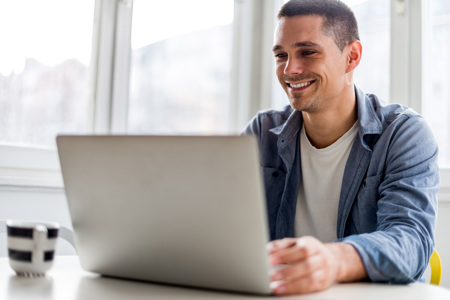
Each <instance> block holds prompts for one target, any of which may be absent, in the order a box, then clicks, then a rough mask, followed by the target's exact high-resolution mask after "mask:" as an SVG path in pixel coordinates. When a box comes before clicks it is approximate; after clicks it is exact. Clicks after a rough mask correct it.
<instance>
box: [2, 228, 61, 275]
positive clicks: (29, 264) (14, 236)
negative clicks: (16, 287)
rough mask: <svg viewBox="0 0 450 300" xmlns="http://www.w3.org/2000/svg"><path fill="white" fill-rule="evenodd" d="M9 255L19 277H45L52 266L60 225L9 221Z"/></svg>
mask: <svg viewBox="0 0 450 300" xmlns="http://www.w3.org/2000/svg"><path fill="white" fill-rule="evenodd" d="M6 227H7V231H8V255H9V264H10V266H11V268H12V269H13V270H14V271H16V273H17V275H19V276H26V277H35V276H44V275H45V272H47V271H48V270H49V269H50V268H51V266H52V264H53V257H54V254H55V247H56V240H57V237H58V230H59V224H58V223H41V222H26V221H15V220H7V221H6Z"/></svg>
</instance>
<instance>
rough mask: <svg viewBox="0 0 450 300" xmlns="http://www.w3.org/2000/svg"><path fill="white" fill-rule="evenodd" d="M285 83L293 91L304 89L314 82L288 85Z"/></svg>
mask: <svg viewBox="0 0 450 300" xmlns="http://www.w3.org/2000/svg"><path fill="white" fill-rule="evenodd" d="M286 83H287V85H288V86H289V87H291V88H293V89H299V88H304V87H307V86H310V85H311V84H313V83H314V80H312V81H307V82H301V83H288V82H286Z"/></svg>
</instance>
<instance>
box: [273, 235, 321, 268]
mask: <svg viewBox="0 0 450 300" xmlns="http://www.w3.org/2000/svg"><path fill="white" fill-rule="evenodd" d="M320 249H321V247H320V245H317V244H316V243H309V241H308V239H303V238H300V239H297V240H296V243H295V245H291V247H289V248H283V249H278V251H274V252H272V253H271V255H270V261H271V262H272V264H273V265H277V264H293V263H297V262H300V261H301V260H303V259H305V258H308V257H310V256H313V255H316V254H317V253H318V252H319V251H320Z"/></svg>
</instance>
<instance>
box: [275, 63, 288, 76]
mask: <svg viewBox="0 0 450 300" xmlns="http://www.w3.org/2000/svg"><path fill="white" fill-rule="evenodd" d="M285 67H286V64H285V63H277V64H276V65H275V73H276V74H277V76H278V77H280V76H282V75H284V69H285Z"/></svg>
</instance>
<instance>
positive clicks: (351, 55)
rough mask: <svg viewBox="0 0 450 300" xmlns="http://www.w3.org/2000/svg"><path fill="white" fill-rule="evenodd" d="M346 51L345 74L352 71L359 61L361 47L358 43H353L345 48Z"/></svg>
mask: <svg viewBox="0 0 450 300" xmlns="http://www.w3.org/2000/svg"><path fill="white" fill-rule="evenodd" d="M345 48H346V49H345V51H347V70H346V72H347V73H350V72H351V71H353V70H354V69H355V68H356V67H357V66H358V65H359V62H360V61H361V56H362V45H361V42H360V41H353V42H351V43H350V44H348V45H347V47H345Z"/></svg>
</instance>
